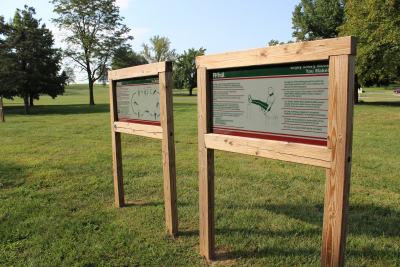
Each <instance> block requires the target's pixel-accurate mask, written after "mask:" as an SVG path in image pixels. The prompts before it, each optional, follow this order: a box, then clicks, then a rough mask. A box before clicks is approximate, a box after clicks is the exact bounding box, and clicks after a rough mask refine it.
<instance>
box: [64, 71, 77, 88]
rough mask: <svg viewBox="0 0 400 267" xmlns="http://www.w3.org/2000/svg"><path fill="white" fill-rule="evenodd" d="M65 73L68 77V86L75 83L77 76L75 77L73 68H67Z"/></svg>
mask: <svg viewBox="0 0 400 267" xmlns="http://www.w3.org/2000/svg"><path fill="white" fill-rule="evenodd" d="M64 71H65V74H66V75H67V77H68V78H67V81H66V82H67V85H68V86H69V84H70V83H75V82H76V81H75V79H76V75H75V72H74V69H73V68H71V67H66V68H65V70H64Z"/></svg>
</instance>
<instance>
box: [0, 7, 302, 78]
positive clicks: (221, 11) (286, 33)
mask: <svg viewBox="0 0 400 267" xmlns="http://www.w3.org/2000/svg"><path fill="white" fill-rule="evenodd" d="M299 3H300V0H281V1H276V0H245V1H243V0H242V1H238V0H202V1H190V0H185V1H184V0H170V1H165V0H117V1H116V4H117V5H118V6H119V8H120V15H121V16H123V17H124V18H125V19H124V20H123V22H122V23H124V24H126V25H127V26H128V27H129V28H130V29H131V32H130V35H132V36H133V37H134V40H132V41H130V44H131V45H132V49H133V50H134V51H135V52H140V51H141V50H142V47H141V45H142V44H143V43H146V44H149V39H150V38H151V37H153V36H155V35H159V36H164V37H168V38H169V40H170V42H171V49H176V52H177V53H178V54H182V53H183V52H184V51H185V50H186V51H187V50H188V49H189V48H195V49H199V48H200V47H203V48H205V49H206V52H205V54H206V55H211V54H217V53H224V52H230V51H238V50H246V49H251V48H259V47H266V46H268V42H269V41H270V40H271V39H274V40H279V41H280V42H287V41H289V40H292V41H294V40H295V38H293V37H292V32H293V29H292V12H293V10H294V6H295V5H298V4H299ZM25 4H26V5H28V6H32V7H34V8H35V10H36V16H35V18H37V19H39V18H41V19H42V23H45V24H46V26H47V27H48V28H50V29H51V30H52V32H53V35H54V37H55V39H56V43H55V46H56V47H62V46H63V44H62V43H61V42H60V41H61V38H62V37H61V35H60V33H59V32H58V29H57V28H56V27H55V25H54V24H53V23H52V22H51V19H52V18H56V17H57V16H58V15H57V14H56V13H54V12H53V9H54V5H53V4H51V3H49V0H11V1H10V0H0V6H1V8H0V15H2V16H4V18H5V20H6V21H8V20H9V19H10V18H12V17H13V16H14V13H15V11H16V9H17V8H19V9H23V8H24V5H25ZM76 71H78V70H76ZM77 74H78V73H77ZM82 77H84V75H82V74H81V75H79V78H80V79H81V80H82V79H83V78H82ZM78 83H80V82H78Z"/></svg>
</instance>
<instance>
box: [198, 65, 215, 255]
mask: <svg viewBox="0 0 400 267" xmlns="http://www.w3.org/2000/svg"><path fill="white" fill-rule="evenodd" d="M197 90H198V93H197V98H198V99H197V117H198V131H199V134H198V138H199V139H198V144H199V151H198V152H199V217H200V253H201V254H202V255H204V256H205V257H206V258H207V259H213V258H214V257H215V225H214V150H213V149H209V148H206V145H205V134H207V133H209V132H210V119H211V116H210V112H209V111H210V103H211V102H210V86H209V77H208V71H207V69H206V68H200V69H198V70H197Z"/></svg>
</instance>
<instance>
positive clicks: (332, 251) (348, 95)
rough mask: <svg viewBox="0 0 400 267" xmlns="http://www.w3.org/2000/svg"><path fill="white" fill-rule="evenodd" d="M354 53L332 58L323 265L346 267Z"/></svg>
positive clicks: (330, 63)
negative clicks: (328, 162) (330, 154)
mask: <svg viewBox="0 0 400 267" xmlns="http://www.w3.org/2000/svg"><path fill="white" fill-rule="evenodd" d="M354 62H355V61H354V56H348V55H343V56H331V57H330V60H329V122H330V124H329V126H328V148H330V149H331V150H332V165H331V168H330V169H327V172H326V187H325V207H324V226H323V232H322V254H321V266H344V257H345V248H346V230H347V229H346V228H347V214H348V207H349V191H350V172H351V160H352V143H353V108H354V104H353V103H354V93H353V90H354Z"/></svg>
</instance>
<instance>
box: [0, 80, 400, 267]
mask: <svg viewBox="0 0 400 267" xmlns="http://www.w3.org/2000/svg"><path fill="white" fill-rule="evenodd" d="M367 91H368V90H367ZM378 93H379V92H378ZM187 94H188V92H187V91H186V90H176V91H174V97H175V100H174V120H175V141H176V168H177V189H178V216H179V236H177V237H170V236H169V235H168V232H167V230H166V227H165V218H164V202H163V178H162V177H163V175H162V158H161V141H160V140H155V139H150V138H145V137H139V136H132V135H126V134H122V150H123V170H124V184H125V198H126V202H127V203H128V205H127V206H125V207H123V208H115V207H114V191H113V180H112V154H111V134H110V127H111V125H110V115H109V96H108V87H103V86H102V85H96V87H95V96H94V100H95V103H96V105H95V106H89V105H88V103H89V90H88V88H87V85H71V86H70V87H69V88H67V89H66V93H65V95H64V96H60V97H57V98H56V99H51V98H50V97H47V96H43V97H41V98H40V100H39V101H35V106H34V107H31V113H32V115H29V116H26V115H23V113H24V110H23V105H22V103H23V102H22V100H21V99H16V100H15V101H9V100H5V101H4V102H5V103H4V112H5V120H6V122H5V123H0V140H1V150H0V266H206V265H209V264H212V265H213V266H319V264H320V255H321V239H322V219H323V208H324V194H325V192H324V191H325V170H324V169H322V168H317V167H311V166H304V165H300V164H294V163H287V162H281V161H276V160H269V159H264V158H258V157H251V156H246V155H240V154H233V153H228V152H222V151H216V152H215V204H216V208H215V227H216V231H215V238H216V248H217V250H218V256H217V260H216V261H214V262H211V263H208V262H207V261H205V260H204V258H203V257H202V256H200V255H199V232H198V228H199V218H198V210H199V209H198V165H197V162H198V161H197V102H196V96H193V97H188V96H185V95H187ZM194 95H196V92H194ZM362 100H364V102H363V103H361V104H358V105H356V106H355V117H354V142H353V143H354V145H353V164H352V178H351V189H350V206H349V219H348V236H347V246H346V265H347V266H399V265H400V180H399V179H400V178H399V177H400V153H399V151H400V142H399V133H400V131H399V124H400V99H398V100H397V99H393V100H390V99H389V100H379V102H377V101H378V100H374V99H373V98H371V99H362Z"/></svg>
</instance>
